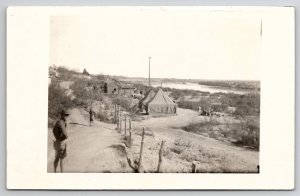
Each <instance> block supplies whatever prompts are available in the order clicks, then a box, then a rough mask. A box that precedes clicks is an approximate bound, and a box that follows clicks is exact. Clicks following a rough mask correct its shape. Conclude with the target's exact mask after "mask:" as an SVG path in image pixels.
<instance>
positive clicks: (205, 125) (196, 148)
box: [44, 7, 264, 174]
mask: <svg viewBox="0 0 300 196" xmlns="http://www.w3.org/2000/svg"><path fill="white" fill-rule="evenodd" d="M263 34H264V21H263V19H262V17H261V16H260V15H249V14H245V13H244V12H239V11H209V10H202V11H199V10H198V9H189V10H188V11H187V10H185V9H183V8H180V7H179V8H174V9H168V8H157V9H148V8H143V7H136V8H134V9H126V8H124V9H119V10H110V9H101V10H99V12H96V13H95V12H93V13H92V14H85V15H51V16H50V17H49V63H48V66H49V67H48V129H47V130H44V131H46V132H47V137H48V138H47V141H48V144H47V172H48V173H56V172H57V173H221V174H222V173H238V174H240V173H241V174H243V173H247V174H249V173H250V174H259V173H260V159H259V155H260V105H261V104H260V98H261V83H260V81H261V78H260V68H261V57H262V39H263Z"/></svg>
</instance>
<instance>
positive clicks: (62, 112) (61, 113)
mask: <svg viewBox="0 0 300 196" xmlns="http://www.w3.org/2000/svg"><path fill="white" fill-rule="evenodd" d="M60 115H62V116H69V115H70V114H69V113H67V112H66V111H65V110H62V111H61V112H60Z"/></svg>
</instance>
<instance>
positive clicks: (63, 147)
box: [53, 110, 69, 172]
mask: <svg viewBox="0 0 300 196" xmlns="http://www.w3.org/2000/svg"><path fill="white" fill-rule="evenodd" d="M60 115H61V116H60V119H59V120H58V121H57V122H56V124H55V126H54V128H53V134H54V137H55V139H56V141H55V142H54V149H55V160H54V172H56V169H57V166H58V162H59V161H60V171H61V172H63V159H64V158H65V157H66V156H67V143H66V139H67V138H68V134H67V122H66V117H68V116H69V114H68V113H66V112H65V110H62V111H61V113H60Z"/></svg>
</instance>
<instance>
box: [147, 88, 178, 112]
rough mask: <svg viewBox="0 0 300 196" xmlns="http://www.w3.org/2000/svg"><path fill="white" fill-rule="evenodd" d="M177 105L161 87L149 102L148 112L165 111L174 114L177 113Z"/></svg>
mask: <svg viewBox="0 0 300 196" xmlns="http://www.w3.org/2000/svg"><path fill="white" fill-rule="evenodd" d="M176 108H177V105H176V104H175V103H174V102H173V100H172V99H171V98H170V97H169V96H168V95H166V94H165V93H164V91H163V90H162V89H161V88H160V89H159V90H158V91H157V92H156V94H155V96H154V97H152V99H151V100H150V101H148V103H147V112H148V113H149V114H150V113H164V114H174V113H176Z"/></svg>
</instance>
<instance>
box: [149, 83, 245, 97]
mask: <svg viewBox="0 0 300 196" xmlns="http://www.w3.org/2000/svg"><path fill="white" fill-rule="evenodd" d="M152 86H153V87H159V86H160V84H155V83H154V84H152ZM162 87H169V88H175V89H190V90H198V91H203V92H210V93H235V94H246V93H250V92H251V90H240V89H230V88H225V87H220V86H207V85H201V84H198V83H192V82H186V83H163V84H162Z"/></svg>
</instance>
